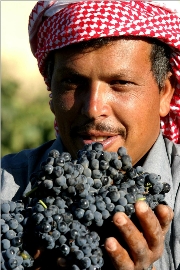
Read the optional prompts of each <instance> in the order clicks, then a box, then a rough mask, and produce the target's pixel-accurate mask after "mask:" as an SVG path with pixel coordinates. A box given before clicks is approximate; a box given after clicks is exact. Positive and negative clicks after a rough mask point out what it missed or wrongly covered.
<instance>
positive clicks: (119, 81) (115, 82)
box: [110, 80, 132, 85]
mask: <svg viewBox="0 0 180 270" xmlns="http://www.w3.org/2000/svg"><path fill="white" fill-rule="evenodd" d="M126 84H132V82H130V81H126V80H113V81H111V82H110V85H126Z"/></svg>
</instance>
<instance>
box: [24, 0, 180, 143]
mask: <svg viewBox="0 0 180 270" xmlns="http://www.w3.org/2000/svg"><path fill="white" fill-rule="evenodd" d="M112 36H142V37H152V38H157V39H159V40H160V41H162V42H164V43H166V44H167V45H169V46H170V47H171V51H172V52H171V56H170V64H171V67H172V71H173V73H174V75H175V77H176V86H175V93H174V95H173V98H172V100H171V104H170V112H169V114H168V115H167V116H166V117H164V118H162V119H161V129H162V132H163V134H164V136H166V137H167V138H169V139H170V140H172V141H174V142H176V143H180V4H179V3H178V1H146V2H145V1H119V0H115V1H114V0H105V1H103V0H100V1H97V0H94V1H92V0H83V1H79V0H63V1H62V0H61V1H38V2H37V4H36V5H35V7H34V9H33V10H32V12H31V14H30V16H29V40H30V45H31V50H32V53H33V54H34V56H35V57H36V58H37V61H38V67H39V70H40V72H41V74H42V75H43V76H44V80H45V82H46V84H47V86H48V87H49V85H48V80H47V78H46V74H45V60H46V58H47V56H48V54H49V52H50V51H52V50H56V49H60V48H63V47H65V46H68V45H70V44H73V43H78V42H81V41H87V40H90V39H94V38H100V37H112ZM56 129H57V126H56Z"/></svg>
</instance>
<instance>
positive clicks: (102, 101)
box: [81, 81, 110, 120]
mask: <svg viewBox="0 0 180 270" xmlns="http://www.w3.org/2000/svg"><path fill="white" fill-rule="evenodd" d="M108 99H109V95H108V91H107V86H106V84H105V83H103V82H99V81H98V82H93V83H90V85H89V86H88V89H86V91H85V93H84V96H83V102H82V108H81V113H82V114H83V115H85V116H87V117H88V118H90V119H93V120H95V119H98V118H103V117H108V116H109V114H110V105H109V102H108Z"/></svg>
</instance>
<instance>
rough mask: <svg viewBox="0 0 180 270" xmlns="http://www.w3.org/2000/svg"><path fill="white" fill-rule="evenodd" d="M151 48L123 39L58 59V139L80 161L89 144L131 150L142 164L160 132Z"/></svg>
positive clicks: (65, 53)
mask: <svg viewBox="0 0 180 270" xmlns="http://www.w3.org/2000/svg"><path fill="white" fill-rule="evenodd" d="M150 52H151V45H150V44H148V43H147V42H145V41H142V40H133V39H132V40H126V39H120V40H117V41H113V42H112V44H109V45H106V46H103V47H101V48H99V49H94V50H93V49H92V50H89V51H86V52H78V51H73V53H72V49H70V48H66V49H63V50H59V51H57V52H56V53H55V63H54V72H53V76H52V83H51V91H52V96H53V99H52V100H53V111H54V113H55V116H56V120H57V123H58V127H59V134H60V136H61V139H62V142H63V144H64V146H65V148H66V149H67V151H68V152H70V153H71V154H72V156H73V157H75V155H76V153H77V151H78V150H79V149H81V148H82V147H83V146H84V145H85V144H87V143H92V142H96V141H97V142H101V143H102V144H103V146H104V150H106V151H113V152H116V151H117V149H118V148H119V147H120V146H124V147H126V148H127V150H128V154H129V155H130V156H131V157H132V159H133V164H135V163H137V161H139V160H140V159H141V158H142V157H143V156H144V155H145V154H146V153H147V152H148V150H149V149H150V148H151V146H152V145H153V144H154V142H155V140H156V139H157V137H158V135H159V130H160V112H159V111H160V102H161V95H160V94H159V88H158V85H157V83H156V81H155V78H154V77H153V73H152V71H151V62H150Z"/></svg>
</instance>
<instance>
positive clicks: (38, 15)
mask: <svg viewBox="0 0 180 270" xmlns="http://www.w3.org/2000/svg"><path fill="white" fill-rule="evenodd" d="M69 2H70V3H69ZM69 2H66V3H64V2H60V1H40V2H38V4H37V5H36V6H35V8H34V9H33V11H32V13H31V15H30V21H29V35H30V44H31V49H32V52H33V54H34V55H35V57H36V58H37V60H38V65H39V69H40V72H41V73H42V75H43V76H44V78H45V82H46V84H47V86H48V90H50V91H51V95H50V96H51V98H52V100H51V101H50V106H51V110H52V112H53V113H54V114H55V118H56V120H55V127H56V131H57V133H58V137H57V139H56V140H55V141H53V142H48V143H46V144H45V145H43V146H41V147H39V148H37V149H34V150H24V151H22V152H21V153H19V154H17V155H14V154H13V155H10V156H7V157H4V160H3V162H2V165H3V168H4V170H3V181H4V185H3V192H2V196H3V198H4V199H13V200H15V199H18V198H20V196H21V195H22V193H23V191H24V190H25V188H26V186H27V185H28V182H29V176H30V174H31V173H32V172H34V171H36V170H38V166H39V164H40V163H41V161H42V160H44V159H45V158H46V157H47V153H48V152H49V151H50V149H53V148H56V149H58V150H60V151H61V152H62V151H63V150H67V151H69V152H70V153H71V155H72V156H73V157H76V153H77V151H78V150H79V149H81V148H82V147H83V145H84V144H86V143H91V142H94V141H99V142H101V143H102V144H103V146H104V149H105V150H107V151H117V149H118V148H119V147H120V146H125V147H126V148H127V150H128V153H129V155H130V156H131V157H132V161H133V165H136V166H137V165H138V164H140V165H143V167H144V169H145V170H147V171H148V172H154V173H157V174H160V175H161V177H162V179H163V181H164V182H168V183H170V185H171V186H172V189H171V191H170V193H168V194H167V202H168V204H169V206H170V207H171V208H172V209H173V211H174V219H173V221H172V222H171V220H172V218H173V213H172V210H171V209H170V207H169V206H165V205H159V206H158V207H157V208H156V209H155V213H153V212H152V211H151V210H150V209H149V208H148V207H147V205H146V204H145V203H143V202H138V203H136V205H135V209H136V216H137V217H138V219H139V222H140V224H141V226H142V228H143V234H142V233H141V232H140V231H139V230H138V228H137V227H136V226H135V224H133V223H132V222H131V220H130V219H129V218H128V217H127V216H126V215H125V214H123V213H116V215H115V216H114V217H113V221H114V223H115V225H116V226H117V228H118V229H119V232H120V234H121V235H122V237H123V238H124V240H125V242H126V244H127V246H128V248H127V249H125V248H123V247H122V246H121V243H118V242H117V240H116V239H115V238H109V239H107V240H106V242H105V249H106V251H107V253H108V255H109V257H110V258H111V260H112V263H113V265H114V267H115V269H125V270H126V269H127V270H131V269H135V270H142V269H158V270H160V269H163V270H168V269H179V267H180V257H179V253H178V250H179V248H180V247H179V240H180V235H179V231H178V222H179V221H180V220H179V216H180V215H179V205H178V200H179V196H180V193H178V188H179V177H180V149H179V146H178V145H177V144H175V143H173V142H172V141H174V142H176V143H178V142H179V141H180V138H179V126H180V125H179V123H180V122H179V121H180V113H179V112H180V108H179V100H180V99H179V98H180V85H179V84H180V74H179V69H180V31H179V25H180V24H179V23H180V21H179V17H178V13H177V12H175V10H176V9H175V8H174V9H173V12H172V8H168V7H167V6H166V5H167V3H166V5H165V6H164V5H163V4H164V3H162V2H161V3H158V2H153V3H152V2H141V1H126V2H123V1H94V2H93V1H84V2H79V1H69ZM159 5H160V6H159ZM160 125H161V129H162V130H160ZM165 137H167V138H169V140H168V139H167V138H165ZM10 185H11V187H12V188H11V189H10V188H9V187H10ZM29 185H30V183H29ZM165 236H166V237H165ZM163 248H164V250H163ZM40 253H41V252H40V251H38V252H37V254H36V257H39V254H40ZM40 257H41V256H40ZM58 261H59V262H60V263H59V264H60V265H61V262H62V260H60V259H59V260H58ZM153 265H154V266H153ZM42 269H43V268H42Z"/></svg>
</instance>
